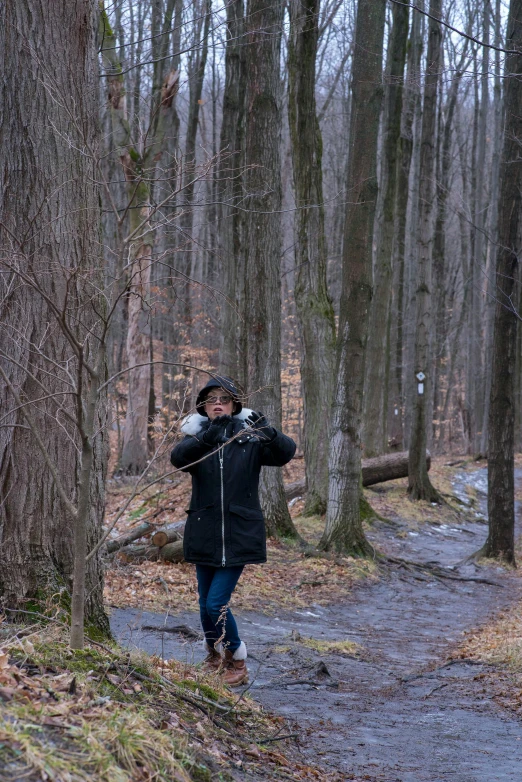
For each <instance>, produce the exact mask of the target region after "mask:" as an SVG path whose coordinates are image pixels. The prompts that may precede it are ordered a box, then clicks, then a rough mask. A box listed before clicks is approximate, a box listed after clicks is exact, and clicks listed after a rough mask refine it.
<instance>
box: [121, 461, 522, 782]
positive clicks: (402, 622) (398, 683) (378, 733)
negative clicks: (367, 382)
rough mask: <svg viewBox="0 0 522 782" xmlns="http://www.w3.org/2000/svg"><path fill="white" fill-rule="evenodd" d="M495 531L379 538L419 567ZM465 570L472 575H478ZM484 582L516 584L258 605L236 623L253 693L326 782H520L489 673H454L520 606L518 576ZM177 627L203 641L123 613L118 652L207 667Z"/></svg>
mask: <svg viewBox="0 0 522 782" xmlns="http://www.w3.org/2000/svg"><path fill="white" fill-rule="evenodd" d="M463 472H464V471H463ZM482 473H483V470H477V471H475V472H474V473H472V472H469V473H467V472H464V476H465V478H463V479H462V481H463V483H462V484H461V486H460V488H463V490H465V480H468V479H471V480H473V481H474V484H473V485H474V486H475V488H476V489H479V487H480V485H481V481H482V480H483V477H484V476H483V474H482ZM521 475H522V473H521ZM519 477H520V476H519ZM477 496H478V497H480V494H477ZM479 501H480V500H479ZM484 501H485V497H484ZM486 534H487V528H486V526H485V525H484V524H483V523H479V522H476V523H469V524H460V523H459V524H455V526H454V527H450V526H448V527H446V528H444V527H435V526H434V525H427V527H426V528H425V529H424V528H420V529H419V534H418V535H417V536H408V537H407V538H405V539H397V538H396V537H395V536H394V535H393V533H392V532H391V531H390V528H389V527H388V526H382V527H381V528H377V530H376V532H375V537H374V541H375V543H376V544H378V545H379V546H381V547H382V548H384V549H386V550H387V551H389V552H390V553H393V554H399V555H400V556H403V557H405V558H407V559H410V560H415V561H421V560H422V561H431V560H436V561H438V562H439V563H440V564H444V565H450V564H454V563H455V562H457V561H459V560H460V559H462V558H463V557H465V556H466V555H468V554H470V553H472V552H473V551H475V550H477V549H478V548H479V547H480V545H481V544H482V542H483V541H484V539H485V536H486ZM459 573H460V574H461V575H467V576H469V577H473V576H474V575H476V572H475V569H474V566H472V565H470V566H469V567H468V569H467V570H459ZM480 575H481V576H482V577H483V576H484V575H485V574H484V571H483V570H482V571H481V573H480ZM487 577H488V578H490V579H491V580H493V581H496V582H498V583H499V584H501V583H505V584H506V586H507V585H508V584H509V587H510V588H509V589H506V588H502V587H501V586H491V585H487V584H479V583H475V582H466V581H463V582H457V581H439V580H435V579H431V578H429V577H428V578H427V580H420V581H419V580H417V579H416V578H413V577H411V575H409V574H407V573H405V572H403V571H391V572H390V573H389V576H387V577H386V578H383V579H382V580H380V581H379V582H377V583H375V584H372V585H369V586H363V587H358V588H357V589H355V590H354V592H353V594H352V596H351V598H350V600H349V601H347V602H344V603H343V604H342V605H339V606H329V607H326V608H325V607H324V606H316V605H313V604H311V605H310V606H309V609H308V610H305V611H299V612H297V611H296V612H293V613H281V614H279V616H278V617H272V616H270V617H268V616H266V615H264V614H263V613H261V611H262V605H260V612H259V613H257V612H251V611H250V612H242V613H237V614H236V616H237V618H238V620H239V626H240V631H241V634H242V637H243V638H244V640H245V641H246V643H247V646H248V650H249V670H250V673H251V682H252V684H251V688H250V694H251V695H252V696H253V697H254V698H255V699H256V700H258V701H259V702H260V703H262V704H263V706H265V707H266V708H267V709H269V710H271V711H273V712H277V713H279V714H282V715H284V716H285V717H287V718H288V719H289V721H290V722H291V723H292V725H295V730H296V731H298V732H299V734H300V741H299V747H300V750H301V752H302V755H303V760H306V761H307V762H310V763H318V764H321V765H323V766H324V767H325V776H324V779H328V769H331V770H332V771H334V770H335V771H337V772H340V773H341V775H342V776H343V778H345V779H346V780H350V779H360V778H361V777H364V779H365V780H375V782H377V780H379V781H381V780H385V782H441V780H450V781H451V782H519V780H520V779H521V777H522V724H521V723H520V722H518V721H517V720H515V719H511V718H510V717H509V716H508V715H507V714H506V713H503V712H501V711H500V710H499V709H498V708H497V706H496V705H495V704H494V703H493V702H491V701H490V700H488V699H487V694H486V695H485V694H484V692H483V685H482V683H481V682H480V681H479V680H476V678H475V677H476V676H477V674H479V673H480V672H481V670H483V668H482V666H480V665H471V664H469V663H466V662H461V663H455V664H451V665H447V666H445V665H444V664H445V663H446V660H447V654H448V651H449V649H450V648H451V646H452V645H453V644H455V643H456V642H457V641H458V640H459V638H460V637H461V634H462V632H463V631H464V630H466V629H469V628H471V627H474V626H476V625H478V624H480V623H481V622H483V621H484V620H485V619H486V618H487V616H488V615H490V614H491V613H493V612H495V611H498V610H499V609H500V608H501V607H502V606H505V605H506V604H507V603H509V602H510V600H512V599H514V598H515V597H516V596H517V594H518V595H519V596H520V592H521V590H520V588H519V587H518V586H517V585H516V582H515V581H514V579H513V576H509V575H506V574H504V573H503V572H501V571H499V570H496V569H493V570H491V571H490V572H488V573H487ZM180 624H184V625H186V626H188V627H190V628H193V629H195V630H198V631H199V622H198V617H197V616H196V615H195V614H194V613H184V614H176V615H175V616H171V617H168V616H164V615H154V614H151V613H148V612H140V611H137V610H122V609H115V610H114V611H113V615H112V617H111V625H112V628H113V632H114V634H115V635H116V636H117V637H118V639H119V640H120V641H121V642H122V643H124V644H126V645H128V646H133V647H139V648H141V649H145V650H146V651H147V652H149V653H154V654H158V655H161V656H162V657H163V658H169V657H176V658H177V659H180V660H185V661H187V662H188V663H195V662H199V661H200V660H202V659H203V656H204V650H203V646H202V644H201V642H199V641H195V640H193V639H187V638H185V637H183V636H181V635H179V633H172V632H168V628H169V626H173V625H180ZM146 627H149V628H150V627H155V628H156V629H145V628H146ZM163 628H164V629H163ZM299 636H301V638H303V637H304V638H306V637H312V638H315V639H318V640H320V641H333V640H344V641H346V640H349V641H354V642H356V643H357V644H359V645H360V647H362V652H361V654H360V656H359V657H353V656H352V657H348V656H342V655H339V654H332V653H328V654H324V653H318V652H316V651H314V650H312V649H310V648H308V647H306V646H304V645H303V644H302V643H300V641H299ZM321 661H322V662H323V663H324V664H325V666H326V671H325V670H324V668H322V667H321V666H320V665H319V663H320V662H321ZM318 666H319V667H318ZM292 732H295V731H294V728H292Z"/></svg>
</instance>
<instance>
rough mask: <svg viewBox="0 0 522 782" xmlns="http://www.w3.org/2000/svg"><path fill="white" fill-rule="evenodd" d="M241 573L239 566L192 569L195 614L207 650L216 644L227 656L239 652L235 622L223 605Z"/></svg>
mask: <svg viewBox="0 0 522 782" xmlns="http://www.w3.org/2000/svg"><path fill="white" fill-rule="evenodd" d="M242 572H243V565H238V566H237V567H209V566H208V565H196V575H197V577H198V592H199V614H200V616H201V624H202V625H203V632H204V633H205V640H206V642H207V644H208V645H209V646H211V647H213V646H214V644H215V643H216V641H221V642H222V644H223V647H224V648H225V649H228V650H229V651H231V652H235V651H236V649H238V648H239V645H240V643H241V639H240V637H239V633H238V631H237V624H236V620H235V619H234V617H233V615H232V611H231V610H230V609H229V608H227V605H228V601H229V600H230V598H231V596H232V592H233V591H234V589H235V588H236V584H237V582H238V581H239V577H240V575H241V573H242Z"/></svg>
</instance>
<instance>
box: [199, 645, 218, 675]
mask: <svg viewBox="0 0 522 782" xmlns="http://www.w3.org/2000/svg"><path fill="white" fill-rule="evenodd" d="M203 644H204V646H205V650H206V652H207V656H206V657H205V659H204V660H203V664H202V666H201V667H202V668H203V670H204V671H208V672H209V673H215V672H216V671H219V669H220V668H221V666H222V665H223V658H222V656H221V649H215V648H214V647H213V646H209V645H208V644H207V642H206V641H204V642H203ZM219 647H221V644H219Z"/></svg>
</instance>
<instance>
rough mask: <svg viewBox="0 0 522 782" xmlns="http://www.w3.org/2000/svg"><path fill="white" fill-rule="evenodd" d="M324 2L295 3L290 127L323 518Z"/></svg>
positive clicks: (328, 362) (327, 311) (326, 306)
mask: <svg viewBox="0 0 522 782" xmlns="http://www.w3.org/2000/svg"><path fill="white" fill-rule="evenodd" d="M318 25H319V0H304V2H302V1H301V0H292V2H291V3H290V36H289V41H288V121H289V126H290V138H291V149H292V163H293V174H294V191H295V204H296V213H295V222H294V232H295V239H296V242H295V255H294V257H295V269H296V271H295V285H294V297H295V304H296V312H297V323H298V328H299V335H300V340H301V385H302V390H303V410H304V455H305V469H306V480H307V485H308V492H307V495H306V503H305V509H304V513H305V515H314V514H322V513H324V512H325V510H326V498H327V494H328V424H329V420H328V419H329V415H330V405H331V399H332V392H333V380H334V370H335V319H334V311H333V306H332V302H331V299H330V297H329V295H328V286H327V281H326V262H327V248H326V237H325V231H324V207H323V173H322V139H321V131H320V128H319V123H318V121H317V114H316V105H315V61H316V56H317V39H318Z"/></svg>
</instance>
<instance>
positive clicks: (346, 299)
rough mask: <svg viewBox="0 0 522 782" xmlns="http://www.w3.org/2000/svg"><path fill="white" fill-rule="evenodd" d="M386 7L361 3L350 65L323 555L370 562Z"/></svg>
mask: <svg viewBox="0 0 522 782" xmlns="http://www.w3.org/2000/svg"><path fill="white" fill-rule="evenodd" d="M385 11H386V2H385V0H378V2H376V0H359V4H358V7H357V22H356V32H355V46H354V54H353V65H352V107H351V112H352V113H351V124H350V138H349V164H348V173H347V187H346V202H347V206H346V220H345V225H344V243H343V277H342V292H341V305H340V315H339V333H338V347H337V350H338V354H337V356H338V357H337V360H338V372H337V379H336V389H335V394H334V402H333V411H332V424H331V435H330V455H329V461H328V470H329V476H330V479H329V486H328V509H327V514H326V526H325V530H324V533H323V537H322V540H321V546H322V547H323V548H325V549H335V550H336V551H344V552H350V553H356V554H366V553H368V552H369V550H370V546H369V544H368V542H367V541H366V538H365V536H364V533H363V529H362V521H361V513H360V506H361V495H362V490H361V416H362V397H363V387H364V360H365V349H366V340H367V334H368V316H369V309H370V302H371V295H372V240H373V226H374V218H375V206H376V199H377V175H376V161H377V140H378V131H379V117H380V111H381V103H382V92H383V90H382V49H383V37H384V22H385Z"/></svg>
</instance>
